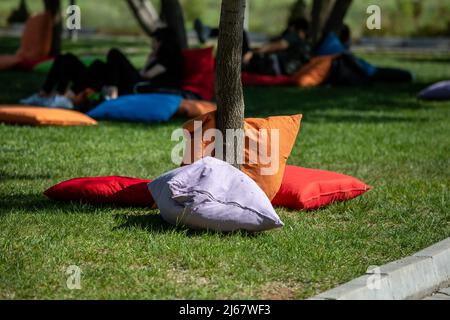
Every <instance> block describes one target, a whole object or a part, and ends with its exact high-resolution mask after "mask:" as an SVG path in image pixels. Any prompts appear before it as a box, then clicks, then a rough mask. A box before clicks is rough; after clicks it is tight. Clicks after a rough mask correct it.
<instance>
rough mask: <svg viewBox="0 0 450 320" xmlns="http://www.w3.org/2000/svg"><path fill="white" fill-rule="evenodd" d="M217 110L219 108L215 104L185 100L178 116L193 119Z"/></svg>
mask: <svg viewBox="0 0 450 320" xmlns="http://www.w3.org/2000/svg"><path fill="white" fill-rule="evenodd" d="M216 110H217V106H216V104H215V103H212V102H209V101H202V100H190V99H183V100H182V101H181V104H180V108H179V109H178V111H177V113H176V115H177V116H180V117H186V118H189V119H192V118H197V117H200V116H202V115H204V114H206V113H209V112H212V111H216Z"/></svg>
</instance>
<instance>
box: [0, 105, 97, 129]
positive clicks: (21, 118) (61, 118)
mask: <svg viewBox="0 0 450 320" xmlns="http://www.w3.org/2000/svg"><path fill="white" fill-rule="evenodd" d="M0 122H3V123H8V124H22V125H34V126H81V125H85V126H89V125H95V124H97V122H96V121H95V120H94V119H92V118H90V117H89V116H87V115H85V114H83V113H80V112H77V111H73V110H66V109H53V108H41V107H24V106H18V105H12V106H0Z"/></svg>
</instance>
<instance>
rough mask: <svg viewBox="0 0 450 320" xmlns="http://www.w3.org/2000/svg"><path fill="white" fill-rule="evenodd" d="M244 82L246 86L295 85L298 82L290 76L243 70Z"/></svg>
mask: <svg viewBox="0 0 450 320" xmlns="http://www.w3.org/2000/svg"><path fill="white" fill-rule="evenodd" d="M242 84H243V85H244V86H293V85H295V84H296V83H295V80H294V79H293V78H291V77H289V76H283V75H281V76H268V75H263V74H255V73H248V72H242Z"/></svg>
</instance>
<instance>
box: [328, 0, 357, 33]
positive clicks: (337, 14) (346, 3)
mask: <svg viewBox="0 0 450 320" xmlns="http://www.w3.org/2000/svg"><path fill="white" fill-rule="evenodd" d="M351 4H352V0H336V3H335V4H334V6H333V9H332V10H331V13H330V15H329V17H328V20H327V23H326V25H325V27H324V31H323V32H324V33H325V34H326V33H328V32H336V33H339V32H340V31H341V29H342V27H343V25H344V18H345V15H346V14H347V12H348V9H349V8H350V5H351Z"/></svg>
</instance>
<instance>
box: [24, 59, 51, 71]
mask: <svg viewBox="0 0 450 320" xmlns="http://www.w3.org/2000/svg"><path fill="white" fill-rule="evenodd" d="M52 59H53V57H43V58H39V59H33V60H22V61H20V62H19V64H18V65H17V66H16V68H17V69H19V70H23V71H31V70H33V68H34V67H35V66H36V65H37V64H39V63H41V62H44V61H48V60H52Z"/></svg>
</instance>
